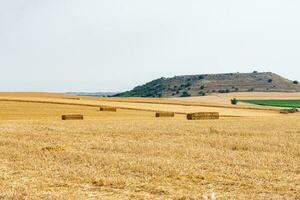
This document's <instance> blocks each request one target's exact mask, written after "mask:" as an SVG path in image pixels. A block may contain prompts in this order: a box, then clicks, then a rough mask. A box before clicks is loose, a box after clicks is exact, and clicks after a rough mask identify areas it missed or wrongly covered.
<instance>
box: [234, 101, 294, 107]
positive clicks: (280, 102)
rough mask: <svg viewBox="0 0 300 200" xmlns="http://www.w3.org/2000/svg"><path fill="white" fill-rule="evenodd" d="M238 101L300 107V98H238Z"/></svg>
mask: <svg viewBox="0 0 300 200" xmlns="http://www.w3.org/2000/svg"><path fill="white" fill-rule="evenodd" d="M238 102H244V103H251V104H256V105H263V106H277V107H288V108H300V100H286V99H284V100H281V99H270V100H238Z"/></svg>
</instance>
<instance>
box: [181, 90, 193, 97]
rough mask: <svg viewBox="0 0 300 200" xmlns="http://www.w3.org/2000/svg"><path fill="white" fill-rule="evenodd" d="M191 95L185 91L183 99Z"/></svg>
mask: <svg viewBox="0 0 300 200" xmlns="http://www.w3.org/2000/svg"><path fill="white" fill-rule="evenodd" d="M190 96H191V95H190V94H189V93H188V92H186V91H184V92H183V93H182V95H181V97H190Z"/></svg>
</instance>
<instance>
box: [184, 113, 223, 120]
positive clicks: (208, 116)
mask: <svg viewBox="0 0 300 200" xmlns="http://www.w3.org/2000/svg"><path fill="white" fill-rule="evenodd" d="M219 118H220V114H219V113H218V112H197V113H189V114H187V119H188V120H210V119H219Z"/></svg>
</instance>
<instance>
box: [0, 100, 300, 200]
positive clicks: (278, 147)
mask: <svg viewBox="0 0 300 200" xmlns="http://www.w3.org/2000/svg"><path fill="white" fill-rule="evenodd" d="M139 105H140V104H139ZM145 106H149V105H148V104H147V105H145ZM76 113H79V114H84V115H85V116H86V117H87V119H86V120H83V121H61V120H60V115H61V114H76ZM0 119H1V120H0V155H1V156H0V199H177V200H182V199H202V195H203V194H208V193H212V192H215V193H216V194H217V197H218V199H243V200H244V199H300V184H299V180H300V123H299V120H300V115H298V114H296V115H284V116H282V115H279V116H268V117H266V116H264V117H262V116H256V117H246V118H226V119H224V118H223V119H221V120H217V121H187V120H186V119H185V117H184V116H183V115H177V116H176V117H175V118H167V119H161V118H155V117H154V113H152V112H142V111H128V110H120V111H118V112H116V113H111V112H98V111H97V109H96V108H95V107H86V106H74V105H73V106H72V105H56V104H45V103H44V104H40V103H25V102H23V103H22V102H1V101H0Z"/></svg>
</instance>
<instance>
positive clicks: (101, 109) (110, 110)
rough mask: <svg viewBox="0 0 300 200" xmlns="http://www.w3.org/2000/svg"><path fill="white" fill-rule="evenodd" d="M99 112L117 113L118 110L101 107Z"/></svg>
mask: <svg viewBox="0 0 300 200" xmlns="http://www.w3.org/2000/svg"><path fill="white" fill-rule="evenodd" d="M99 111H108V112H117V108H115V107H109V106H101V107H100V109H99Z"/></svg>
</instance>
